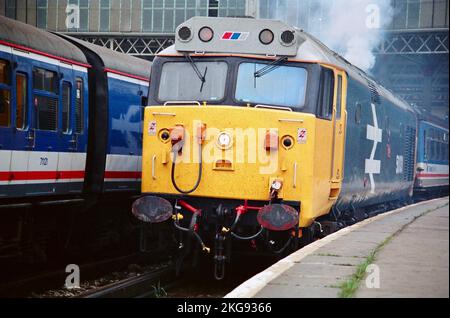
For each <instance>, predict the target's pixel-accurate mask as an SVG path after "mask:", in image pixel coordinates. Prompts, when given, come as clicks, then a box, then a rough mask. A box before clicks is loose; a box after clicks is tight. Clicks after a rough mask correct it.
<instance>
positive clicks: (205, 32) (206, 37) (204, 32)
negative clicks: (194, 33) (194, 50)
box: [198, 27, 214, 42]
mask: <svg viewBox="0 0 450 318" xmlns="http://www.w3.org/2000/svg"><path fill="white" fill-rule="evenodd" d="M198 37H199V38H200V40H202V41H203V42H209V41H211V40H212V39H213V37H214V31H213V30H212V29H211V28H210V27H203V28H201V29H200V31H199V32H198Z"/></svg>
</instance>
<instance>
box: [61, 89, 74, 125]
mask: <svg viewBox="0 0 450 318" xmlns="http://www.w3.org/2000/svg"><path fill="white" fill-rule="evenodd" d="M71 89H72V87H71V85H70V83H68V82H63V84H62V96H61V101H62V132H63V133H65V134H67V133H69V130H70V101H71V95H72V94H70V91H71Z"/></svg>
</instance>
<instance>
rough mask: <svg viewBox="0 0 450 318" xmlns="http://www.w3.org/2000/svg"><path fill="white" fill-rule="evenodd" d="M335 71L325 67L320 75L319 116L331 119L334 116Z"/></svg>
mask: <svg viewBox="0 0 450 318" xmlns="http://www.w3.org/2000/svg"><path fill="white" fill-rule="evenodd" d="M333 97H334V72H333V71H332V70H330V69H325V68H324V69H323V70H322V74H321V76H320V88H319V103H318V112H317V116H318V117H319V118H322V119H328V120H331V119H332V117H333Z"/></svg>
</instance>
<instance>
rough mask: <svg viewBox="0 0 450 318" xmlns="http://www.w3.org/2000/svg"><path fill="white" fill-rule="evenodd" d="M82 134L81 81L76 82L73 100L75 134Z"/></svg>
mask: <svg viewBox="0 0 450 318" xmlns="http://www.w3.org/2000/svg"><path fill="white" fill-rule="evenodd" d="M82 132H83V80H81V79H78V80H77V95H76V98H75V133H76V134H81V133H82Z"/></svg>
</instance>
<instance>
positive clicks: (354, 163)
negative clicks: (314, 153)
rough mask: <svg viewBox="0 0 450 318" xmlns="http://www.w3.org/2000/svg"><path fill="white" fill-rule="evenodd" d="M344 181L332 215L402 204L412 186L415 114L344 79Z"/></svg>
mask: <svg viewBox="0 0 450 318" xmlns="http://www.w3.org/2000/svg"><path fill="white" fill-rule="evenodd" d="M347 114H348V116H347V132H346V134H347V135H346V145H345V161H344V165H345V166H344V180H343V187H342V192H341V195H340V199H339V201H338V203H337V205H336V207H337V209H338V210H352V209H353V210H355V209H361V208H365V207H370V206H374V205H378V204H383V203H384V202H392V201H397V200H407V199H409V198H410V196H411V195H412V190H413V185H414V164H415V146H416V143H415V139H416V114H415V112H414V111H413V109H412V108H410V107H409V106H408V105H407V104H406V103H405V102H403V101H401V100H399V99H398V98H396V97H394V96H393V95H392V94H390V92H388V91H386V90H385V89H383V88H382V87H380V86H378V85H375V84H374V83H372V82H371V81H370V80H368V82H367V84H366V83H362V82H360V81H356V80H355V79H352V78H350V79H349V84H348V91H347Z"/></svg>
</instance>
